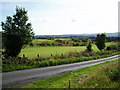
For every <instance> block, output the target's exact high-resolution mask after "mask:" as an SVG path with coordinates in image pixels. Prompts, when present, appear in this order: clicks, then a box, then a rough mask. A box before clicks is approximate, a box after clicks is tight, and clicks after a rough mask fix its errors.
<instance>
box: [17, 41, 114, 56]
mask: <svg viewBox="0 0 120 90" xmlns="http://www.w3.org/2000/svg"><path fill="white" fill-rule="evenodd" d="M46 41H47V42H54V41H53V40H47V39H35V40H33V44H34V46H33V47H31V46H27V47H25V48H24V49H22V50H21V53H20V54H19V56H21V57H22V56H23V54H25V56H26V57H28V58H37V55H38V54H39V55H40V57H47V56H50V55H51V54H53V55H59V54H61V53H63V54H65V53H68V52H70V51H78V52H80V51H84V50H85V49H86V46H37V45H36V44H37V43H39V42H46ZM110 44H112V42H110V43H106V45H110ZM92 49H93V50H94V51H98V49H97V47H96V45H94V44H93V45H92Z"/></svg>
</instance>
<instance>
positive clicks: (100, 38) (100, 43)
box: [95, 33, 106, 51]
mask: <svg viewBox="0 0 120 90" xmlns="http://www.w3.org/2000/svg"><path fill="white" fill-rule="evenodd" d="M105 41H106V34H104V33H103V34H98V35H97V37H96V43H95V44H96V46H97V48H98V49H99V50H100V51H102V50H103V49H104V48H105V47H106V45H105Z"/></svg>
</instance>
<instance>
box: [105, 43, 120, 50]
mask: <svg viewBox="0 0 120 90" xmlns="http://www.w3.org/2000/svg"><path fill="white" fill-rule="evenodd" d="M106 50H120V45H119V44H112V45H109V46H107V48H106Z"/></svg>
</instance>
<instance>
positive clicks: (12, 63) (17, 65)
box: [2, 52, 120, 72]
mask: <svg viewBox="0 0 120 90" xmlns="http://www.w3.org/2000/svg"><path fill="white" fill-rule="evenodd" d="M84 54H85V56H79V57H71V58H66V59H62V58H59V59H50V60H43V61H39V60H38V61H34V60H29V59H28V60H27V59H22V60H19V59H14V60H13V59H11V60H8V61H7V60H5V63H6V64H3V65H2V66H3V68H2V71H3V72H10V71H15V70H24V69H30V68H40V67H47V66H55V65H62V64H70V63H76V62H82V61H88V60H95V59H100V58H105V57H110V56H113V55H116V54H120V52H114V53H111V52H104V53H102V52H100V53H98V54H97V53H95V55H94V54H93V53H89V54H88V53H84ZM3 63H4V61H3Z"/></svg>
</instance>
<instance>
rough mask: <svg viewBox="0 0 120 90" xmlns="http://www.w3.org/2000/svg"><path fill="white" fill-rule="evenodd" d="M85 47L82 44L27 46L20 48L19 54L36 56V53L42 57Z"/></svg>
mask: <svg viewBox="0 0 120 90" xmlns="http://www.w3.org/2000/svg"><path fill="white" fill-rule="evenodd" d="M85 49H86V48H85V47H84V46H81V47H67V46H66V47H63V46H46V47H40V46H35V47H30V46H28V47H27V48H25V49H22V51H21V53H20V56H22V55H23V54H25V55H26V57H29V58H36V57H37V54H39V55H40V56H42V57H46V56H50V55H51V54H53V55H56V54H60V53H68V52H70V51H84V50H85Z"/></svg>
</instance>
